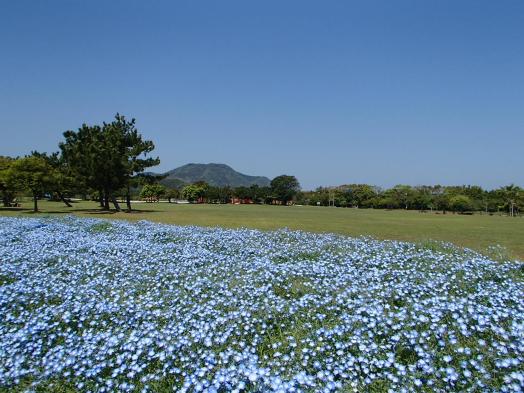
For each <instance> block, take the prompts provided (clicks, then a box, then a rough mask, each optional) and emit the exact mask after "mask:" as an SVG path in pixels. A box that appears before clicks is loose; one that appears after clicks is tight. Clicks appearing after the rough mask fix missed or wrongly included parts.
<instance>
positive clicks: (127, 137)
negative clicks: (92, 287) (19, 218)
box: [0, 114, 160, 211]
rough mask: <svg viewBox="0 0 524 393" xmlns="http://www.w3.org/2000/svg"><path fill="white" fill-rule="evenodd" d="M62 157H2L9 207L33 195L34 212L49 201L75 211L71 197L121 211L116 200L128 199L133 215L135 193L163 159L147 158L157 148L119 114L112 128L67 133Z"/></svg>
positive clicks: (1, 184)
mask: <svg viewBox="0 0 524 393" xmlns="http://www.w3.org/2000/svg"><path fill="white" fill-rule="evenodd" d="M63 136H64V140H63V141H62V142H60V144H59V146H58V147H59V150H60V151H59V152H56V153H53V154H51V155H48V154H45V153H39V152H36V151H35V152H32V153H31V154H30V155H28V156H25V157H21V158H11V157H0V193H1V196H2V201H3V205H4V206H6V207H7V206H13V205H16V204H17V203H16V196H17V194H20V193H29V194H30V195H31V196H32V197H33V201H34V211H38V199H39V198H40V197H42V196H49V197H51V198H57V199H60V200H62V201H63V202H64V203H65V204H66V205H68V206H71V205H70V203H69V201H68V200H67V197H70V196H73V195H80V196H81V197H83V198H87V197H88V196H89V197H90V198H91V199H96V200H98V201H99V202H100V207H101V208H102V209H106V210H109V208H110V203H112V204H113V205H114V208H115V209H116V210H120V205H119V203H118V201H117V196H124V197H125V200H126V204H127V209H128V210H131V190H132V189H134V188H136V187H140V186H141V185H142V184H144V183H145V179H147V178H148V175H145V174H144V170H145V169H146V168H149V167H151V166H155V165H158V164H159V163H160V160H159V159H158V157H156V158H155V157H147V155H148V154H149V153H151V151H153V149H154V147H155V146H154V144H153V142H152V141H148V140H143V139H142V136H141V135H140V133H139V132H138V130H137V129H136V126H135V120H134V119H132V120H127V119H126V118H125V117H124V116H121V115H119V114H117V115H116V116H115V119H114V120H113V121H112V122H110V123H103V124H102V125H92V126H89V125H86V124H84V125H82V127H80V128H79V129H78V130H77V131H66V132H64V134H63Z"/></svg>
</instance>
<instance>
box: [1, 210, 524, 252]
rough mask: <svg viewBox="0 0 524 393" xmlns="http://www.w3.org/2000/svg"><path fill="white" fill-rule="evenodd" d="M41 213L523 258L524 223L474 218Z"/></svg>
mask: <svg viewBox="0 0 524 393" xmlns="http://www.w3.org/2000/svg"><path fill="white" fill-rule="evenodd" d="M31 206H32V205H31V203H30V202H29V201H27V202H25V203H23V207H22V208H9V209H6V208H0V214H1V215H9V216H23V217H28V216H32V215H33V214H34V213H32V212H31V211H30V208H31ZM39 207H40V210H41V212H40V213H38V214H37V215H39V216H42V215H45V214H51V215H61V214H68V213H69V214H75V215H78V216H83V217H99V218H110V219H125V220H150V221H155V222H162V223H167V224H176V225H198V226H211V227H216V226H219V227H226V228H239V227H246V228H256V229H262V230H272V229H278V228H283V227H287V228H289V229H295V230H302V231H309V232H332V233H339V234H343V235H349V236H372V237H375V238H377V239H393V240H405V241H414V242H425V241H428V240H437V241H445V242H451V243H454V244H456V245H459V246H463V247H468V248H472V249H474V250H477V251H480V252H488V253H489V251H488V248H489V247H491V246H495V245H500V246H502V247H504V248H505V249H506V250H507V252H508V254H509V255H508V256H510V257H513V258H518V259H521V260H523V259H524V218H522V217H517V218H510V217H506V216H498V215H494V216H489V215H480V214H475V215H472V216H468V215H459V214H452V213H448V214H435V213H430V212H427V213H419V212H418V211H403V210H393V211H386V210H375V209H345V208H329V207H313V206H267V205H207V204H202V205H187V204H186V205H183V204H180V205H178V204H173V203H171V204H170V203H137V204H134V205H133V208H134V209H135V210H134V211H133V213H125V212H120V213H116V212H103V211H100V210H99V208H98V204H97V203H95V202H89V201H82V202H77V203H74V206H73V207H72V208H67V207H65V206H64V205H63V204H62V203H59V202H47V201H41V202H39Z"/></svg>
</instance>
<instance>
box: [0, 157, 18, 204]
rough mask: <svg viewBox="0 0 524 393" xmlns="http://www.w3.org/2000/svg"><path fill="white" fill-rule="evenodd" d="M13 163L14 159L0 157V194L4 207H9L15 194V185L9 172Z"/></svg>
mask: <svg viewBox="0 0 524 393" xmlns="http://www.w3.org/2000/svg"><path fill="white" fill-rule="evenodd" d="M14 161H15V160H14V158H11V157H4V156H0V194H1V195H2V202H3V205H4V206H6V207H8V206H10V204H11V201H12V200H13V198H14V196H15V193H16V184H15V183H14V182H13V178H12V177H11V176H10V171H9V170H10V168H11V165H12V164H13V162H14Z"/></svg>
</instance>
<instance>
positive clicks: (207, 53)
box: [0, 0, 524, 189]
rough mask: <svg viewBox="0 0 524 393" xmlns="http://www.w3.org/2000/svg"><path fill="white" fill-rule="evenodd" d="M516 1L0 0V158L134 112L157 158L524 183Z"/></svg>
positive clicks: (359, 175) (386, 177)
mask: <svg viewBox="0 0 524 393" xmlns="http://www.w3.org/2000/svg"><path fill="white" fill-rule="evenodd" d="M523 21H524V2H523V1H521V0H515V1H501V2H496V1H479V0H475V1H466V0H464V1H456V0H454V1H445V0H439V1H429V0H428V1H420V0H413V1H404V0H399V1H360V2H354V1H304V0H302V1H268V0H266V1H259V2H252V1H227V0H226V1H199V2H195V1H183V2H182V1H151V2H149V1H110V2H109V1H89V2H88V1H79V0H78V1H75V0H68V1H45V2H44V1H24V0H17V1H2V2H1V4H0V131H1V134H2V137H1V144H0V154H3V155H23V154H27V153H29V152H30V151H31V150H33V149H37V150H39V151H48V152H51V151H55V150H57V144H58V142H59V141H60V140H61V137H62V132H63V131H65V130H68V129H76V128H78V127H79V126H80V125H81V124H82V123H84V122H85V123H88V124H92V123H101V122H102V121H110V120H111V119H112V117H113V116H114V114H115V113H116V112H120V113H122V114H124V115H126V116H128V117H135V118H136V119H137V123H138V127H139V130H140V131H141V132H142V134H143V136H144V137H146V138H147V139H152V140H153V141H154V142H155V144H156V146H157V148H156V150H155V152H156V154H158V155H159V156H160V158H161V160H162V164H161V165H160V167H159V168H157V169H158V170H169V169H172V168H174V167H177V166H180V165H183V164H185V163H188V162H203V163H206V162H220V163H226V164H229V165H231V166H232V167H233V168H235V169H237V170H239V171H241V172H243V173H247V174H252V175H265V176H268V177H274V176H277V175H280V174H283V173H286V174H293V175H296V176H297V178H298V179H299V181H300V182H301V184H302V186H303V188H305V189H311V188H314V187H317V186H319V185H336V184H343V183H353V182H365V183H371V184H376V185H381V186H391V185H394V184H398V183H404V184H412V185H417V184H435V183H440V184H480V185H482V186H484V187H488V188H492V187H498V186H500V185H504V184H509V183H516V184H519V185H521V186H524V170H523V169H524V154H523V147H524V22H523Z"/></svg>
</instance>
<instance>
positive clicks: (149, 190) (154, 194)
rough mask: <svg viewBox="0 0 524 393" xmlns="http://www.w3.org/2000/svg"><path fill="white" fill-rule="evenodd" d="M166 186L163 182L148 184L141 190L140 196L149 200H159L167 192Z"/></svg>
mask: <svg viewBox="0 0 524 393" xmlns="http://www.w3.org/2000/svg"><path fill="white" fill-rule="evenodd" d="M166 191H167V190H166V187H165V186H163V185H162V184H146V185H144V187H142V190H141V191H140V198H142V199H145V200H147V201H148V202H153V201H158V200H159V199H160V197H162V196H164V195H165V194H166Z"/></svg>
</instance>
